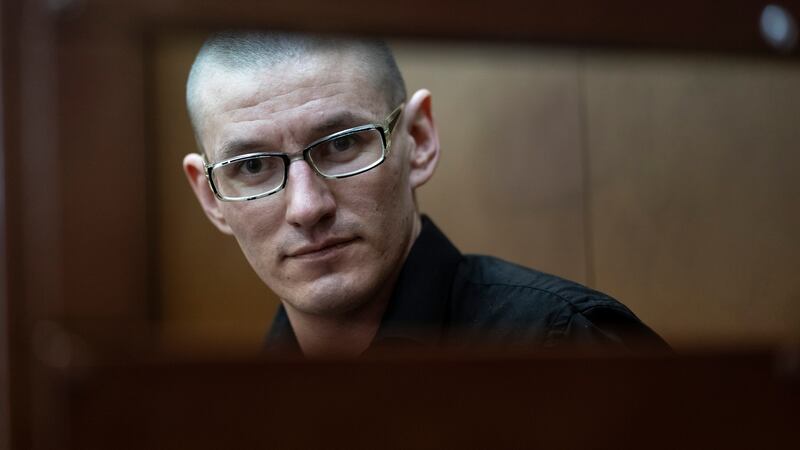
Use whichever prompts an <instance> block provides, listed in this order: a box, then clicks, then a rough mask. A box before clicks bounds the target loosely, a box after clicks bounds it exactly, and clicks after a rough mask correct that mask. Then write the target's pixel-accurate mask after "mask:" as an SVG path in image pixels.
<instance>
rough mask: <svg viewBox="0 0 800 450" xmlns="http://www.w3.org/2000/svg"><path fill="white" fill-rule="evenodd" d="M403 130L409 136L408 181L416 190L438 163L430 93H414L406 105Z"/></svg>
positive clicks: (437, 136) (437, 141)
mask: <svg viewBox="0 0 800 450" xmlns="http://www.w3.org/2000/svg"><path fill="white" fill-rule="evenodd" d="M405 119H406V120H405V129H406V131H407V132H408V134H409V135H410V136H411V140H412V143H411V144H412V145H411V148H410V149H409V155H408V156H409V162H410V164H411V171H410V172H409V180H410V182H411V187H412V188H413V189H416V188H418V187H420V186H422V185H423V184H425V183H426V182H427V181H428V180H429V179H430V178H431V176H433V171H434V170H435V169H436V164H437V163H438V162H439V134H438V133H437V132H436V125H435V124H434V122H433V110H432V109H431V93H430V92H429V91H428V90H426V89H420V90H419V91H417V92H415V93H414V95H413V96H412V97H411V100H409V101H408V103H407V104H406V110H405Z"/></svg>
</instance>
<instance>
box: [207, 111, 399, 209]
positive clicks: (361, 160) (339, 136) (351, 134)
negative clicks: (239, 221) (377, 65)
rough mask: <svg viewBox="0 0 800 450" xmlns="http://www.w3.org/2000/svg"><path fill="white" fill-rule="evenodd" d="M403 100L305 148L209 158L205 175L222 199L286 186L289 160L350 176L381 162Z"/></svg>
mask: <svg viewBox="0 0 800 450" xmlns="http://www.w3.org/2000/svg"><path fill="white" fill-rule="evenodd" d="M402 111H403V104H400V106H398V107H397V108H395V110H394V111H392V112H391V113H390V114H389V116H388V117H386V120H385V121H384V122H383V124H369V125H362V126H359V127H355V128H349V129H347V130H343V131H339V132H336V133H333V134H331V135H330V136H326V137H324V138H322V139H318V140H316V141H314V142H313V143H312V144H311V145H309V146H308V147H306V148H305V149H304V150H303V152H302V153H299V154H296V155H293V156H289V155H287V154H286V153H264V152H259V153H248V154H246V155H240V156H236V157H234V158H230V159H226V160H225V161H220V162H217V163H214V164H208V163H206V165H205V168H206V177H207V178H208V183H209V184H210V185H211V190H212V191H213V192H214V194H215V195H216V196H217V198H219V199H220V200H226V201H247V200H255V199H257V198H261V197H266V196H268V195H272V194H274V193H276V192H279V191H280V190H281V189H283V188H284V187H286V179H287V177H288V176H289V164H291V163H292V162H294V161H297V160H300V159H303V160H305V161H306V162H307V163H308V165H309V166H311V167H312V168H313V169H314V171H315V172H316V173H317V174H318V175H319V176H321V177H322V178H328V179H331V178H347V177H352V176H353V175H358V174H360V173H364V172H366V171H368V170H370V169H373V168H375V167H377V166H379V165H380V164H381V163H382V162H383V161H384V160H386V156H388V155H389V149H390V147H391V135H392V131H394V128H395V126H396V125H397V123H398V122H399V119H400V113H401V112H402Z"/></svg>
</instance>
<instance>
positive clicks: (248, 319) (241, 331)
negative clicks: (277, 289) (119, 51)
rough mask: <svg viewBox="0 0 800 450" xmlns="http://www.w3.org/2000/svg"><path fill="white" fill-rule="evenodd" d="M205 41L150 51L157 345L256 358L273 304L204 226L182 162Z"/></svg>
mask: <svg viewBox="0 0 800 450" xmlns="http://www.w3.org/2000/svg"><path fill="white" fill-rule="evenodd" d="M203 39H204V36H200V35H196V34H192V33H187V34H165V35H162V36H160V37H159V38H158V39H157V40H156V41H155V42H154V46H153V55H152V56H153V58H152V60H151V62H152V64H153V69H152V73H153V75H154V83H153V86H154V91H153V102H154V112H155V114H154V116H153V119H154V120H153V126H154V129H155V132H156V137H155V139H154V142H155V146H156V150H155V152H153V156H154V163H155V165H154V167H153V170H154V171H155V173H156V176H155V181H156V183H155V186H154V188H155V190H156V192H157V194H156V195H155V196H154V201H155V203H156V205H154V206H156V209H155V211H156V217H155V224H156V228H155V239H156V240H157V245H156V248H157V270H158V275H157V276H158V279H159V285H158V291H157V296H158V300H159V304H160V306H159V311H160V313H159V316H160V317H159V318H160V333H161V343H162V344H163V345H165V346H168V347H175V346H180V347H181V348H184V349H185V348H187V347H191V348H202V349H205V350H206V351H208V350H213V349H217V350H221V349H225V350H227V351H232V350H233V349H234V348H239V349H240V350H242V351H248V350H249V351H250V352H251V353H255V352H257V351H258V350H259V349H260V348H261V343H262V342H263V338H264V336H265V335H266V331H267V328H268V326H269V323H270V322H271V320H272V316H273V315H274V311H275V309H276V308H277V306H278V299H277V297H276V296H275V294H273V293H272V292H271V291H270V290H269V289H267V288H266V287H265V286H264V283H263V282H262V281H261V280H260V279H259V278H258V276H256V274H255V272H254V271H253V269H252V268H251V267H250V265H249V264H248V263H247V261H246V260H245V258H244V256H243V255H242V252H241V250H240V249H239V246H238V245H237V243H236V240H235V239H234V238H232V237H230V236H226V235H223V234H222V233H220V232H219V231H217V229H216V228H215V227H214V226H213V225H212V224H211V222H209V221H208V219H206V216H205V215H204V214H203V212H202V209H201V208H200V204H199V203H198V202H197V200H196V198H195V196H194V194H193V193H192V191H191V189H190V188H189V184H188V183H187V182H186V177H185V176H184V175H183V169H182V168H181V162H182V160H183V157H184V156H185V155H186V154H188V153H191V152H195V151H197V150H196V145H195V140H194V137H193V134H192V130H191V126H190V124H189V118H188V115H187V113H186V102H185V93H186V77H187V76H188V74H189V68H190V67H191V64H192V61H193V60H194V56H195V54H196V52H197V50H198V49H199V48H200V45H201V44H202V41H203Z"/></svg>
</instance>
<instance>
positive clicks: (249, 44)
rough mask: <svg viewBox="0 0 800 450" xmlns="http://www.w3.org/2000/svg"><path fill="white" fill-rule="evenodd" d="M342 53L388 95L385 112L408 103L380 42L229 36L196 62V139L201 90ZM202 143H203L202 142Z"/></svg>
mask: <svg viewBox="0 0 800 450" xmlns="http://www.w3.org/2000/svg"><path fill="white" fill-rule="evenodd" d="M336 52H338V53H342V54H345V53H347V54H352V55H356V56H357V61H358V62H359V64H361V65H363V68H362V70H363V71H364V72H365V73H367V74H368V75H369V78H370V79H372V80H373V81H374V87H375V88H376V90H377V91H378V92H385V95H386V106H387V109H392V108H394V107H396V106H397V105H399V104H400V103H401V102H403V101H405V99H406V88H405V82H404V81H403V76H402V75H401V74H400V70H399V69H398V67H397V63H396V62H395V59H394V56H393V55H392V51H391V50H390V49H389V47H388V45H386V43H384V42H382V41H377V40H366V39H355V38H345V37H331V36H318V35H308V34H295V33H281V32H263V31H225V32H220V33H216V34H214V35H212V36H211V37H209V38H208V39H207V40H206V41H205V43H204V44H203V46H202V48H201V49H200V51H199V53H198V54H197V57H196V58H195V61H194V64H193V65H192V70H191V72H190V73H189V79H188V81H187V84H186V103H187V107H188V110H189V117H190V119H191V122H192V127H193V128H194V132H195V136H198V137H199V136H200V134H201V128H202V126H203V123H202V118H203V116H204V114H205V110H206V108H207V107H208V106H209V105H207V104H206V103H207V102H205V101H204V98H205V95H204V92H203V89H205V88H206V87H207V84H208V81H209V80H210V79H212V78H214V77H217V76H220V75H230V74H255V73H257V72H259V71H264V70H268V69H270V68H272V67H274V66H278V65H280V64H282V63H287V62H292V61H301V60H303V58H307V57H311V56H313V55H315V54H323V53H328V54H330V53H336ZM198 144H199V145H202V144H201V141H200V140H199V139H198Z"/></svg>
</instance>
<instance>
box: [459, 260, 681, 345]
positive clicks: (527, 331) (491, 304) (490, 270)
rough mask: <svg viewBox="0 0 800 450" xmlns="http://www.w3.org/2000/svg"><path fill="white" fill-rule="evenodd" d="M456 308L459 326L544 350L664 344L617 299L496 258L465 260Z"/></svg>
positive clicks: (460, 268)
mask: <svg viewBox="0 0 800 450" xmlns="http://www.w3.org/2000/svg"><path fill="white" fill-rule="evenodd" d="M451 305H452V308H451V314H452V316H451V317H452V318H453V324H454V325H455V326H457V327H460V328H462V329H469V330H474V331H479V332H480V333H481V334H484V335H485V334H489V335H492V336H495V337H497V338H499V339H501V340H503V341H519V340H522V341H525V342H526V343H531V341H533V343H538V344H541V345H542V346H556V345H559V344H561V343H565V342H569V343H575V344H579V343H596V342H616V343H619V344H625V345H628V344H630V345H633V344H634V341H635V342H640V341H648V342H652V341H654V340H657V341H658V342H659V343H663V341H662V340H661V339H660V338H659V337H658V336H657V335H656V334H655V333H654V332H653V331H652V330H650V329H649V328H648V327H647V326H646V325H644V324H643V323H642V322H641V321H640V320H639V319H638V318H637V317H636V316H635V315H634V314H633V312H632V311H631V310H630V309H628V308H627V307H626V306H625V305H623V304H622V303H620V302H619V301H617V300H616V299H614V298H612V297H611V296H609V295H607V294H604V293H602V292H599V291H596V290H594V289H591V288H588V287H586V286H583V285H581V284H579V283H576V282H573V281H570V280H566V279H564V278H561V277H558V276H555V275H551V274H547V273H544V272H540V271H538V270H534V269H530V268H527V267H523V266H520V265H517V264H514V263H511V262H508V261H504V260H501V259H499V258H494V257H491V256H482V255H466V256H465V257H464V259H463V260H462V263H461V264H460V265H459V268H458V272H457V275H456V279H455V283H454V287H453V296H452V303H451ZM664 345H666V344H664Z"/></svg>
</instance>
